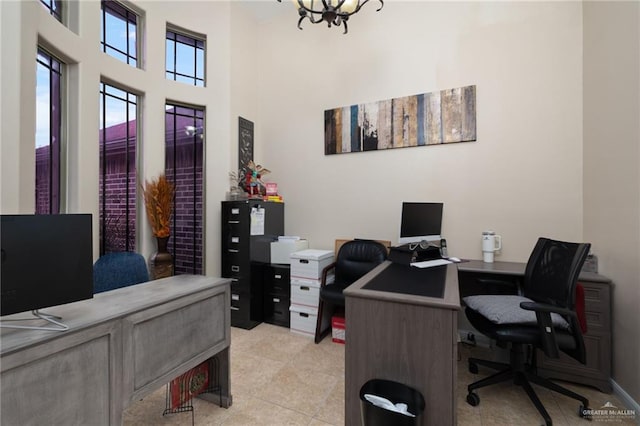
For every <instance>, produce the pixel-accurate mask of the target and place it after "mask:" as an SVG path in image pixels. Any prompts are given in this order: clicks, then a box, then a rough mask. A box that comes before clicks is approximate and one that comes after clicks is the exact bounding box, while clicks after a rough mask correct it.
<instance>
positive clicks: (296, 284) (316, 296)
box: [291, 274, 335, 308]
mask: <svg viewBox="0 0 640 426" xmlns="http://www.w3.org/2000/svg"><path fill="white" fill-rule="evenodd" d="M334 280H335V275H333V274H330V275H328V276H327V284H331V283H333V282H334ZM321 281H322V280H319V279H318V280H314V279H311V278H300V277H293V278H291V304H292V305H306V306H313V307H316V308H317V307H318V302H319V300H320V283H321Z"/></svg>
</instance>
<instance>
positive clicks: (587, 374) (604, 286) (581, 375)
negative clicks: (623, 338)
mask: <svg viewBox="0 0 640 426" xmlns="http://www.w3.org/2000/svg"><path fill="white" fill-rule="evenodd" d="M526 266H527V265H526V263H519V262H494V263H484V262H483V261H481V260H469V261H465V262H462V263H459V264H458V271H459V280H460V285H461V294H462V296H463V297H464V296H467V295H469V294H473V280H474V279H475V278H476V277H482V278H486V277H490V278H500V277H504V278H512V279H514V280H515V281H516V282H517V281H520V280H522V278H523V277H524V272H525V268H526ZM578 281H579V282H580V283H582V285H583V287H584V290H585V314H586V317H587V332H586V333H585V334H584V335H583V337H584V344H585V348H586V350H587V364H586V365H583V364H580V363H579V362H577V361H576V360H574V359H573V358H571V357H569V356H567V355H565V354H564V353H561V354H560V358H558V359H552V358H547V357H546V356H545V355H544V353H543V352H542V351H538V374H540V375H541V376H543V377H547V378H553V379H560V380H567V381H570V382H575V383H581V384H585V385H590V386H594V387H596V388H598V389H600V390H601V391H602V392H607V393H611V391H612V386H611V287H612V286H613V284H612V282H611V280H610V279H609V278H607V277H605V276H602V275H600V274H596V273H594V272H581V273H580V276H579V277H578ZM514 288H515V287H514ZM516 291H517V290H516Z"/></svg>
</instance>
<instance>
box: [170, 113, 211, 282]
mask: <svg viewBox="0 0 640 426" xmlns="http://www.w3.org/2000/svg"><path fill="white" fill-rule="evenodd" d="M203 125H204V110H202V109H195V108H189V107H184V106H178V105H171V104H167V106H166V109H165V133H166V156H165V158H166V160H165V162H166V164H165V169H166V176H167V178H168V179H169V180H171V181H172V182H173V183H174V184H175V186H176V197H175V201H174V203H175V204H174V209H173V218H172V220H173V223H172V225H171V229H172V231H171V238H170V239H169V247H170V250H169V251H170V252H172V253H173V259H174V272H175V273H176V274H202V271H203V249H202V241H203V237H202V235H203V232H204V226H203V217H204V215H203V210H204V208H203V179H202V175H203V174H202V172H203V151H204V133H203Z"/></svg>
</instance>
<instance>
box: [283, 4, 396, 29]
mask: <svg viewBox="0 0 640 426" xmlns="http://www.w3.org/2000/svg"><path fill="white" fill-rule="evenodd" d="M347 1H348V0H338V3H337V4H336V5H335V6H334V5H332V4H331V0H317V1H316V3H320V2H322V6H323V8H322V10H315V9H312V8H309V7H307V6H305V5H304V3H303V0H293V2H294V3H296V5H297V6H298V14H299V15H300V19H298V28H299V29H302V21H304V19H305V18H307V19H309V21H310V22H311V23H312V24H319V23H321V22H326V23H327V24H328V26H329V28H331V25H335V26H336V27H339V26H340V25H344V33H343V34H346V33H347V32H349V28H348V26H347V21H348V20H349V17H350V16H351V15H354V14H356V13H358V12H359V11H360V9H361V8H362V6H364V5H365V4H367V3H368V2H369V0H363V1H361V0H358V6H357V7H356V8H355V9H354V10H353V11H352V12H342V11H340V8H341V7H342V6H343V5H344V4H345V3H346V2H347ZM378 1H379V2H380V7H379V8H378V9H376V12H379V11H381V10H382V8H383V7H384V1H383V0H378ZM278 2H280V3H281V2H282V0H278Z"/></svg>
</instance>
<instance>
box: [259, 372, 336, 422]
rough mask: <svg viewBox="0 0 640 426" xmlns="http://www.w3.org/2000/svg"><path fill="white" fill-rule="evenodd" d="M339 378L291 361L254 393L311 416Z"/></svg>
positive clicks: (322, 403) (323, 401)
mask: <svg viewBox="0 0 640 426" xmlns="http://www.w3.org/2000/svg"><path fill="white" fill-rule="evenodd" d="M337 381H338V378H337V377H335V376H330V375H328V374H324V373H321V372H319V371H317V370H311V369H300V368H295V367H292V366H291V365H290V364H288V365H286V366H285V367H283V368H281V369H280V370H279V371H278V372H277V373H276V374H275V375H274V376H273V378H272V379H271V380H270V381H269V382H268V383H266V384H264V385H262V386H260V387H259V388H258V389H256V391H255V392H254V395H255V396H256V397H259V398H261V399H263V400H265V401H269V402H272V403H274V404H278V405H281V406H283V407H286V408H289V409H292V410H295V411H298V412H300V413H304V414H306V415H308V416H314V415H315V414H316V413H317V412H318V410H319V409H320V407H321V406H322V405H324V403H325V401H326V399H327V396H328V395H329V392H330V391H331V390H332V389H333V388H334V387H335V385H336V383H337Z"/></svg>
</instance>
